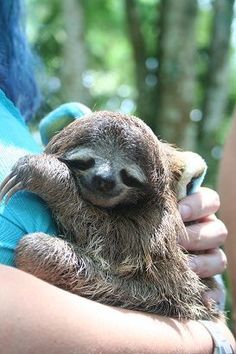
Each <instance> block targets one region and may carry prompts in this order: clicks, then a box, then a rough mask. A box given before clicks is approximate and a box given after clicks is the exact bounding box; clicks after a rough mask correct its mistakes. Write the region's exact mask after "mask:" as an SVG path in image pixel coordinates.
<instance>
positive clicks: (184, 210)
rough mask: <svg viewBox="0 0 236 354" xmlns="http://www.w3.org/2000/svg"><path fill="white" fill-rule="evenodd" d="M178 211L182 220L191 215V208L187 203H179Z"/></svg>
mask: <svg viewBox="0 0 236 354" xmlns="http://www.w3.org/2000/svg"><path fill="white" fill-rule="evenodd" d="M179 212H180V215H181V216H182V218H183V220H186V219H189V218H190V217H191V215H192V209H191V208H190V206H189V205H187V204H179Z"/></svg>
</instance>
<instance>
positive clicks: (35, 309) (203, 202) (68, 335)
mask: <svg viewBox="0 0 236 354" xmlns="http://www.w3.org/2000/svg"><path fill="white" fill-rule="evenodd" d="M180 205H181V208H182V210H183V205H188V206H189V207H190V212H191V208H192V207H193V206H194V208H193V209H192V212H191V213H192V216H191V215H189V216H187V217H185V218H184V220H198V219H200V220H201V221H202V222H201V223H200V224H199V225H198V227H197V226H196V230H195V231H194V232H193V229H191V233H193V234H194V235H195V236H196V239H197V240H199V239H200V241H198V242H197V241H194V240H192V239H191V241H190V242H189V244H186V241H185V246H186V247H188V245H189V246H190V248H191V249H194V247H201V248H202V249H205V246H204V245H209V244H210V245H211V247H212V248H215V247H216V246H217V245H218V244H221V243H222V242H223V240H224V239H225V237H226V231H224V227H223V226H222V225H221V223H219V222H218V221H217V219H214V218H213V217H211V218H209V215H212V213H214V212H215V211H216V210H217V208H218V206H219V201H218V196H217V194H215V193H214V192H212V191H209V190H208V189H201V191H200V192H199V193H197V194H195V195H194V196H191V197H188V198H186V199H185V200H184V201H183V202H181V204H180ZM198 206H199V207H200V208H198ZM208 219H210V221H203V220H208ZM196 225H197V224H196ZM206 225H208V226H209V225H211V227H212V228H213V229H214V230H215V232H212V233H209V230H208V227H207V226H206ZM209 228H210V226H209ZM207 230H208V232H206V231H207ZM190 236H191V235H190ZM209 238H210V240H209ZM214 240H215V241H214ZM180 242H182V243H183V240H180ZM202 243H203V245H202ZM196 245H197V246H196ZM207 249H208V246H207ZM216 253H217V252H216ZM210 256H211V257H210ZM199 257H200V259H199V260H197V261H196V265H197V268H196V270H197V271H198V272H200V273H201V272H203V270H202V266H203V269H205V267H206V265H207V267H208V268H211V271H210V272H211V273H212V274H215V272H216V269H217V270H219V269H220V268H222V269H223V268H224V267H225V261H224V256H222V255H221V253H219V254H218V256H216V255H215V254H214V256H212V255H211V253H210V254H209V255H206V257H205V258H204V260H203V259H202V258H201V257H202V256H199ZM0 281H1V284H2V286H1V291H0V304H2V306H0V318H1V325H0V328H1V330H0V343H1V346H0V354H16V353H17V354H30V353H35V354H39V353H40V354H41V353H43V352H45V353H50V354H54V353H57V354H69V353H74V354H75V353H80V354H83V353H182V354H185V353H193V354H194V353H198V354H201V353H212V350H213V342H212V339H211V336H210V335H209V333H208V332H207V330H206V329H205V327H203V325H202V324H200V323H198V322H194V321H188V322H179V321H177V320H174V319H171V318H164V317H160V316H154V315H148V314H145V313H142V312H135V311H127V310H123V309H119V308H113V307H108V306H105V305H102V304H99V303H96V302H93V301H90V300H88V299H84V298H81V297H79V296H75V295H73V294H70V293H68V292H66V291H63V290H61V289H58V288H56V287H54V286H52V285H50V284H47V283H45V282H43V281H41V280H39V279H37V278H35V277H33V276H32V275H29V274H26V273H24V272H22V271H19V270H17V269H13V268H10V267H5V266H0ZM221 326H222V331H223V333H224V335H225V336H226V337H227V338H228V340H229V341H230V342H231V344H232V346H234V340H233V337H232V335H231V333H230V331H229V330H228V328H227V327H226V326H225V325H224V324H223V323H222V324H221ZM170 338H171V341H170Z"/></svg>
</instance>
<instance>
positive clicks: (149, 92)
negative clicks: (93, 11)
mask: <svg viewBox="0 0 236 354" xmlns="http://www.w3.org/2000/svg"><path fill="white" fill-rule="evenodd" d="M125 8H126V16H127V28H128V33H129V37H130V42H131V47H132V50H133V57H134V65H135V78H136V86H137V115H138V116H139V117H140V118H142V119H143V120H145V122H147V124H149V125H150V126H151V127H152V128H154V124H155V122H154V120H155V116H156V111H157V108H156V100H155V99H154V97H156V90H157V88H156V84H155V72H153V73H152V74H151V75H153V76H152V77H151V79H153V80H154V81H152V82H148V78H150V77H149V76H148V75H150V73H149V71H148V69H147V67H146V60H147V58H148V54H147V48H146V44H145V39H144V36H143V34H142V32H141V22H140V16H139V13H138V9H137V5H136V1H135V0H125Z"/></svg>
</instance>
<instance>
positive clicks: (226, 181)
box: [219, 113, 236, 334]
mask: <svg viewBox="0 0 236 354" xmlns="http://www.w3.org/2000/svg"><path fill="white" fill-rule="evenodd" d="M235 155H236V113H235V115H234V120H233V125H232V127H231V129H230V134H229V136H228V138H227V140H226V144H225V148H224V154H223V159H222V160H221V164H220V174H219V193H220V198H221V209H220V215H221V217H222V219H223V221H224V222H225V224H226V226H227V228H228V231H229V237H228V239H227V241H226V243H225V250H226V254H227V257H228V263H229V267H228V270H229V275H230V280H231V288H232V300H233V316H234V322H235V334H236V157H235Z"/></svg>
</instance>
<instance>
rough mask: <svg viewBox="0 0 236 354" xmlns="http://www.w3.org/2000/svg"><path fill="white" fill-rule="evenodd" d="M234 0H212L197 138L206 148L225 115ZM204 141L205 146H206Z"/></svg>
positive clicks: (212, 142)
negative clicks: (201, 112)
mask: <svg viewBox="0 0 236 354" xmlns="http://www.w3.org/2000/svg"><path fill="white" fill-rule="evenodd" d="M233 5H234V0H215V1H214V2H213V9H214V19H213V24H212V35H211V44H210V49H209V64H208V73H207V75H206V85H207V86H206V88H205V90H206V94H205V96H204V102H203V120H202V124H201V125H200V129H199V139H200V141H201V142H203V143H205V144H206V145H207V146H208V147H209V142H210V143H211V145H212V146H214V144H215V133H216V131H217V130H218V129H219V125H220V123H221V121H222V119H223V118H224V113H225V108H226V104H227V97H228V90H227V87H228V85H227V81H228V52H229V46H230V30H231V23H232V18H233ZM205 144H204V145H205Z"/></svg>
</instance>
